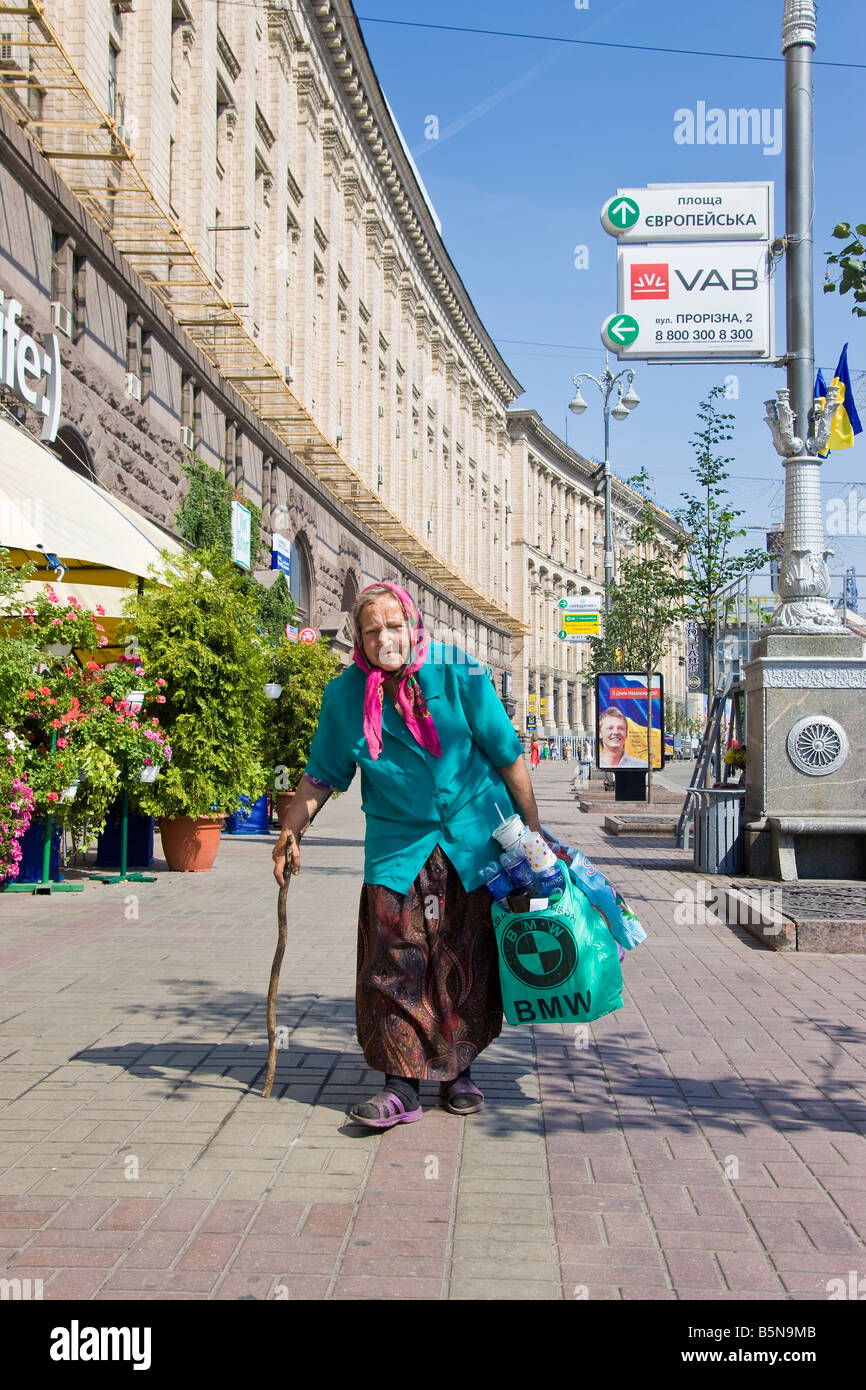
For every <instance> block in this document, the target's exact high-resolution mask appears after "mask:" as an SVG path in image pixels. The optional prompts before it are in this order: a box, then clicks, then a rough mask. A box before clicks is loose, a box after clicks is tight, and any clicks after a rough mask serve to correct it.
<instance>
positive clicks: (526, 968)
mask: <svg viewBox="0 0 866 1390" xmlns="http://www.w3.org/2000/svg"><path fill="white" fill-rule="evenodd" d="M502 954H503V956H504V957H505V963H506V965H507V966H508V969H509V970H510V971H511V973H512V975H513V976H514V977H515V979H517V980H519V981H520V983H521V984H522V985H530V986H531V987H532V988H533V989H535V990H546V989H555V988H556V986H557V985H561V984H564V983H565V981H566V980H567V979H568V978H569V976H570V975H572V974H573V973H574V969H575V966H576V965H577V946H576V944H575V941H574V937H573V936H572V935H571V932H569V931H568V930H567V928H566V927H564V926H563V924H562V923H561V922H558V921H557V920H556V919H555V918H551V917H523V918H519V919H518V920H517V921H516V922H511V923H510V924H509V926H508V927H507V929H506V930H505V932H504V933H503V936H502Z"/></svg>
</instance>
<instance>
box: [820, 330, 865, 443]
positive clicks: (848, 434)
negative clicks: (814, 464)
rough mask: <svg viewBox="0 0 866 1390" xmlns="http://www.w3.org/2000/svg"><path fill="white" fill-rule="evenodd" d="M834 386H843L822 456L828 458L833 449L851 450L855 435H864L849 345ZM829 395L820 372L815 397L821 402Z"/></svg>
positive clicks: (843, 350) (843, 353)
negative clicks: (855, 400) (849, 358)
mask: <svg viewBox="0 0 866 1390" xmlns="http://www.w3.org/2000/svg"><path fill="white" fill-rule="evenodd" d="M831 385H833V386H837V387H838V386H841V387H842V394H841V398H840V400H839V404H838V405H837V407H836V411H835V413H834V415H833V424H832V426H831V429H830V438H829V439H828V440H827V448H826V449H825V450H824V453H823V454H822V455H821V457H822V458H826V457H827V455H828V453H829V452H830V450H831V449H850V448H851V447H852V445H853V443H854V436H855V434H862V432H863V426H862V425H861V423H860V416H859V415H858V414H857V407H856V405H855V404H854V394H853V392H852V390H851V377H850V375H849V374H848V344H847V343H846V344H845V346H844V347H843V349H842V354H841V356H840V358H839V365H838V366H837V368H836V374H835V376H834V377H833V381H832V383H831ZM826 395H827V387H826V386H825V384H824V378H823V376H822V375H821V373H820V371H819V372H818V375H817V377H816V378H815V396H816V398H818V399H819V400H821V399H823V398H825V397H826Z"/></svg>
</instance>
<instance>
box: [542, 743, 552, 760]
mask: <svg viewBox="0 0 866 1390" xmlns="http://www.w3.org/2000/svg"><path fill="white" fill-rule="evenodd" d="M549 757H550V749H549V748H548V746H547V744H546V743H542V745H541V760H542V762H546V761H547V759H548V758H549Z"/></svg>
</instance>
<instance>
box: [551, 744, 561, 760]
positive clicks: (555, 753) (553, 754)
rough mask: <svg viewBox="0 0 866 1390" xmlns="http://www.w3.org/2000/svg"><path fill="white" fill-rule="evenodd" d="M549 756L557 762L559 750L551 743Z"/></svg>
mask: <svg viewBox="0 0 866 1390" xmlns="http://www.w3.org/2000/svg"><path fill="white" fill-rule="evenodd" d="M550 756H551V758H553V759H555V760H556V761H557V762H558V761H559V749H558V748H557V746H556V744H555V743H552V744H551V745H550Z"/></svg>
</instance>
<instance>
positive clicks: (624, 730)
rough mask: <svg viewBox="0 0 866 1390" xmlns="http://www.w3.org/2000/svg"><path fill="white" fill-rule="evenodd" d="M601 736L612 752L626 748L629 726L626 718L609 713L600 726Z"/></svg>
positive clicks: (606, 746)
mask: <svg viewBox="0 0 866 1390" xmlns="http://www.w3.org/2000/svg"><path fill="white" fill-rule="evenodd" d="M598 733H599V737H600V739H601V741H602V743H603V744H604V746H605V748H607V749H609V750H610V752H611V753H619V752H621V751H622V750H623V749H624V748H625V741H626V737H627V734H628V727H627V725H626V722H625V720H624V719H621V718H620V717H619V716H617V717H616V718H614V717H613V716H612V715H608V716H607V718H603V719H602V720H601V723H600V724H599V726H598Z"/></svg>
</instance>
